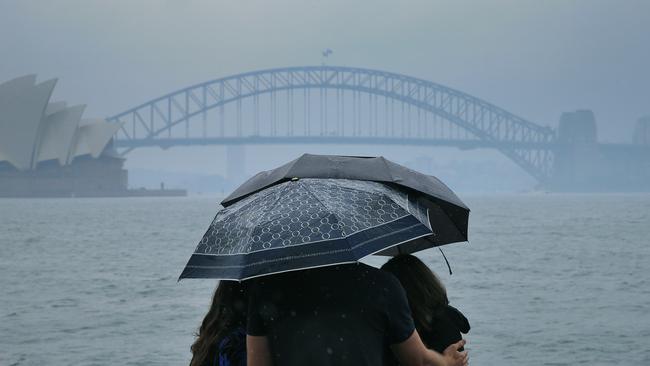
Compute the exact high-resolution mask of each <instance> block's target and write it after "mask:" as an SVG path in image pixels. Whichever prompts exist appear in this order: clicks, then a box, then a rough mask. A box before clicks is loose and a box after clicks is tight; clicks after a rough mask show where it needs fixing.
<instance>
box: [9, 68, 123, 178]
mask: <svg viewBox="0 0 650 366" xmlns="http://www.w3.org/2000/svg"><path fill="white" fill-rule="evenodd" d="M55 85H56V79H53V80H48V81H45V82H42V83H40V84H36V75H27V76H22V77H19V78H16V79H13V80H9V81H7V82H5V83H2V84H0V162H6V163H9V164H11V165H12V166H14V167H15V168H16V169H18V170H29V169H35V168H36V166H37V165H38V163H40V162H44V161H50V160H55V161H58V163H59V164H60V165H67V164H70V163H72V161H73V160H74V158H75V157H77V156H82V155H90V156H92V157H94V158H97V157H99V156H100V155H101V153H102V152H103V151H104V149H105V148H106V145H107V144H108V143H109V142H110V140H111V138H112V137H113V135H114V134H115V132H117V130H118V129H119V128H120V126H121V125H119V124H115V123H108V122H106V121H105V120H102V119H94V120H82V119H81V117H82V115H83V112H84V109H85V106H84V105H78V106H67V104H66V103H65V102H54V103H49V100H50V97H51V95H52V90H53V89H54V86H55Z"/></svg>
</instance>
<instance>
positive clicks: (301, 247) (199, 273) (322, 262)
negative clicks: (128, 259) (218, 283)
mask: <svg viewBox="0 0 650 366" xmlns="http://www.w3.org/2000/svg"><path fill="white" fill-rule="evenodd" d="M432 208H433V209H434V211H435V206H434V205H433V206H432V205H431V204H430V202H427V201H426V200H423V199H422V198H421V197H418V196H417V195H415V194H409V193H408V192H407V191H405V190H403V189H399V188H396V187H395V186H391V185H387V184H382V183H377V182H371V181H359V180H348V179H317V178H305V179H294V180H290V181H286V182H284V183H280V184H277V185H273V186H271V187H269V188H267V189H264V190H261V191H259V192H257V193H254V194H251V195H248V196H247V197H245V198H243V199H241V200H239V201H237V202H236V203H233V204H232V205H230V206H228V207H226V208H224V209H223V210H221V211H219V212H218V213H217V215H216V217H215V218H214V220H213V221H212V223H211V225H210V227H209V228H208V230H207V231H206V233H205V235H204V236H203V239H201V242H200V243H199V245H198V246H197V248H196V250H195V252H194V253H193V254H192V256H191V258H190V260H189V261H188V263H187V265H186V267H185V269H184V270H183V273H182V274H181V276H180V279H182V278H219V279H230V280H245V279H249V278H253V277H257V276H262V275H268V274H273V273H280V272H286V271H291V270H298V269H305V268H314V267H321V266H327V265H334V264H341V263H354V262H356V261H358V260H359V259H361V258H363V257H365V256H368V255H370V254H373V253H377V252H380V251H386V250H388V249H389V248H391V247H394V246H396V245H398V244H401V243H405V242H414V243H417V242H419V241H418V240H417V239H419V238H425V237H429V238H435V236H436V232H437V228H435V227H434V228H433V229H432V226H431V221H432V220H431V218H430V215H431V212H432ZM420 246H422V244H420ZM431 246H435V240H433V241H431V242H430V243H429V244H428V247H431Z"/></svg>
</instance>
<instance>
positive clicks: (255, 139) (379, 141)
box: [114, 136, 558, 149]
mask: <svg viewBox="0 0 650 366" xmlns="http://www.w3.org/2000/svg"><path fill="white" fill-rule="evenodd" d="M273 144H277V145H280V144H291V145H299V144H324V145H333V144H339V145H352V144H362V145H366V144H367V145H402V146H443V147H457V148H460V149H479V148H508V149H554V148H556V147H557V146H558V145H557V144H554V143H535V142H502V141H489V140H478V139H477V140H467V139H458V140H456V139H428V138H400V137H370V136H364V137H352V136H351V137H339V136H282V137H272V136H249V137H206V138H203V137H199V138H191V137H189V138H173V137H172V138H160V137H158V138H145V139H129V140H122V139H118V140H115V142H114V146H115V147H117V148H128V149H132V148H136V147H152V146H158V147H161V148H165V149H166V148H170V147H173V146H202V145H273Z"/></svg>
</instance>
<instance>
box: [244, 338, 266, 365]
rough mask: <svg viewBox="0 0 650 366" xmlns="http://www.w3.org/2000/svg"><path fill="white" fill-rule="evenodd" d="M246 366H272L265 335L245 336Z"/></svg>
mask: <svg viewBox="0 0 650 366" xmlns="http://www.w3.org/2000/svg"><path fill="white" fill-rule="evenodd" d="M246 360H247V361H246V364H247V366H272V365H273V362H272V361H271V347H269V339H268V338H267V337H266V336H252V335H247V336H246Z"/></svg>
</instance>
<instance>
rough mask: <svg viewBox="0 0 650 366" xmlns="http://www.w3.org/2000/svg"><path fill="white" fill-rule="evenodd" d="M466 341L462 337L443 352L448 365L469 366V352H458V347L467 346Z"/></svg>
mask: <svg viewBox="0 0 650 366" xmlns="http://www.w3.org/2000/svg"><path fill="white" fill-rule="evenodd" d="M465 343H466V342H465V340H464V339H462V340H460V341H458V342H457V343H454V344H452V345H451V346H449V347H447V348H446V349H445V351H444V352H443V353H442V356H443V357H444V359H445V361H446V363H447V365H449V366H467V362H468V361H469V355H468V354H467V351H463V352H458V349H459V348H461V347H463V346H465Z"/></svg>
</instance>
